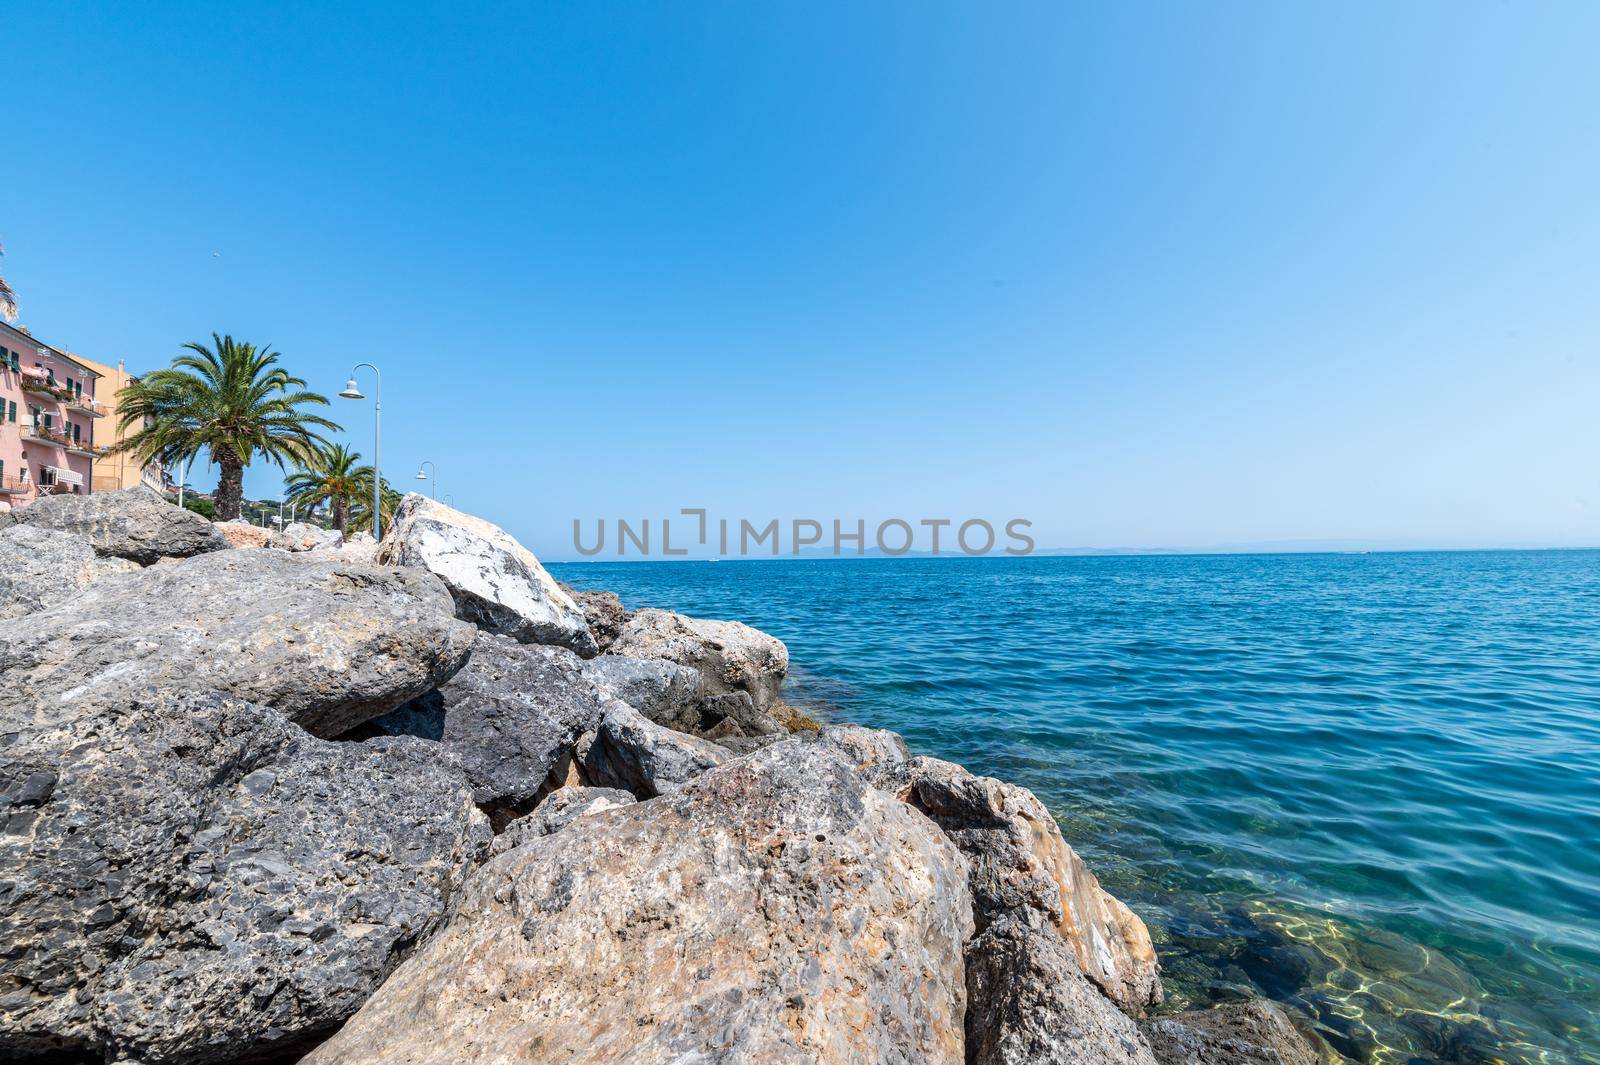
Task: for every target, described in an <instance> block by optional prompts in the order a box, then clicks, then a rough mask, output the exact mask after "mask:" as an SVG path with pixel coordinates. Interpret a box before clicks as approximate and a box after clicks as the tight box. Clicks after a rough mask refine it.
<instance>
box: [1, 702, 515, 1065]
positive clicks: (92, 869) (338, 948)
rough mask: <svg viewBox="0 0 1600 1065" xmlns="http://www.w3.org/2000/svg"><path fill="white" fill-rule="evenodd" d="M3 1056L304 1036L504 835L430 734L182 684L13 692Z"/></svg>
mask: <svg viewBox="0 0 1600 1065" xmlns="http://www.w3.org/2000/svg"><path fill="white" fill-rule="evenodd" d="M0 733H3V734H5V735H6V736H7V738H8V742H7V743H6V744H5V745H4V746H0V817H3V818H5V822H6V824H5V832H4V833H0V943H4V944H5V949H4V950H3V951H0V1059H4V1060H17V1059H19V1058H22V1057H24V1056H28V1055H45V1054H50V1053H53V1052H54V1053H60V1054H62V1055H63V1056H66V1055H71V1056H78V1057H87V1056H90V1055H93V1056H96V1057H101V1056H103V1057H104V1059H105V1060H108V1061H110V1060H123V1059H128V1060H137V1061H141V1062H146V1063H151V1065H156V1063H205V1062H224V1061H231V1060H235V1059H243V1058H250V1057H254V1056H258V1055H262V1054H269V1053H278V1054H281V1053H286V1052H290V1051H292V1050H293V1049H294V1048H296V1047H298V1046H302V1045H304V1043H305V1042H306V1041H307V1040H309V1039H314V1038H316V1037H319V1036H320V1035H322V1034H324V1033H325V1032H327V1031H328V1030H329V1029H331V1028H333V1027H335V1026H337V1025H338V1024H339V1023H340V1022H341V1021H342V1020H344V1018H346V1017H347V1016H349V1015H350V1014H352V1013H354V1012H355V1011H356V1009H357V1008H358V1007H359V1006H360V1005H361V1004H362V1002H363V1001H364V1000H365V999H366V998H367V996H368V995H370V994H371V993H372V991H373V990H374V989H375V988H377V986H378V985H379V984H380V983H381V982H382V981H383V979H384V977H385V976H386V975H387V974H388V973H389V971H390V970H391V969H392V968H393V967H394V966H395V965H396V964H397V963H398V962H399V961H400V959H401V958H402V957H403V956H404V955H405V954H406V953H407V952H408V951H409V950H411V949H412V948H413V947H414V946H415V944H417V943H418V942H420V941H421V940H422V939H424V938H425V937H426V936H427V935H428V934H429V933H430V932H431V931H432V930H434V929H435V928H436V927H438V926H439V925H441V924H442V923H443V921H444V920H445V919H446V917H447V915H448V913H449V912H450V910H451V909H452V905H453V902H454V900H455V894H456V888H457V886H458V885H459V883H460V882H461V881H462V880H463V879H464V878H465V876H466V875H467V873H468V872H469V871H470V870H471V869H472V868H474V867H475V864H476V862H477V861H479V860H481V857H482V856H483V855H484V853H485V852H486V851H487V849H488V846H489V832H488V826H487V824H486V823H485V822H484V820H483V817H482V815H481V814H480V813H478V811H477V810H476V808H475V807H474V806H473V805H472V801H471V792H470V789H469V788H468V787H467V784H466V781H465V779H464V778H463V777H462V776H461V774H460V772H459V770H457V769H456V768H454V767H453V766H452V765H451V764H450V763H449V759H448V756H446V755H445V754H444V752H442V751H441V750H440V749H439V748H438V747H436V746H434V745H430V744H425V743H421V742H419V741H416V740H387V739H386V740H376V741H373V742H372V743H370V744H348V743H330V742H327V741H324V740H319V739H316V738H314V737H312V736H310V735H308V734H307V733H306V732H305V731H304V730H302V729H300V728H297V727H296V726H294V725H292V724H290V723H289V722H288V721H287V720H286V719H285V718H284V717H283V716H282V715H281V714H278V713H277V712H276V711H273V710H270V709H268V708H266V707H261V706H257V705H254V704H250V703H246V702H242V701H239V700H234V699H225V698H222V697H218V696H214V695H193V694H181V695H180V694H175V693H171V692H164V693H157V694H149V695H145V694H140V695H138V696H137V697H132V696H130V698H129V700H128V701H125V702H123V703H121V704H116V703H111V702H97V701H92V700H85V699H78V698H68V699H64V700H56V701H51V702H48V703H46V702H42V701H41V702H36V703H32V704H20V705H19V704H18V703H16V702H15V701H12V702H10V703H8V704H6V705H4V706H3V707H0Z"/></svg>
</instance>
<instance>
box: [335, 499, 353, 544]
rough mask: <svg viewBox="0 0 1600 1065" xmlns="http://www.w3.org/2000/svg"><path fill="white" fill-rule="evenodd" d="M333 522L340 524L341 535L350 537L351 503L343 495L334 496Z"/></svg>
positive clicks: (346, 537)
mask: <svg viewBox="0 0 1600 1065" xmlns="http://www.w3.org/2000/svg"><path fill="white" fill-rule="evenodd" d="M333 523H334V524H335V525H337V526H339V535H340V536H342V537H344V538H345V539H346V540H348V539H350V505H349V504H348V503H346V502H345V501H344V498H343V497H342V496H334V497H333Z"/></svg>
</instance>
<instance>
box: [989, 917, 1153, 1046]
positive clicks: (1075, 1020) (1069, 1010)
mask: <svg viewBox="0 0 1600 1065" xmlns="http://www.w3.org/2000/svg"><path fill="white" fill-rule="evenodd" d="M1044 933H1045V934H1040V929H1038V928H1037V927H1032V926H1030V925H1029V924H1028V923H1026V921H1025V919H1024V918H1022V917H1021V916H1019V915H1017V914H1014V913H1006V914H1002V915H1000V916H999V917H998V918H997V919H996V920H994V921H992V922H991V923H990V924H989V927H988V928H986V929H984V930H983V933H982V934H981V935H979V936H978V937H977V938H976V939H974V940H973V941H972V942H971V943H969V944H968V946H967V963H966V973H967V1002H968V1006H967V1021H966V1028H967V1061H968V1062H969V1063H970V1065H1156V1059H1155V1056H1154V1055H1153V1054H1152V1053H1151V1050H1150V1047H1149V1046H1148V1045H1147V1044H1146V1042H1145V1040H1144V1038H1143V1036H1141V1035H1140V1034H1139V1029H1138V1027H1137V1026H1136V1025H1135V1023H1134V1021H1133V1020H1132V1019H1131V1018H1129V1017H1128V1016H1127V1015H1126V1014H1124V1013H1123V1012H1122V1011H1121V1010H1119V1009H1117V1007H1116V1005H1115V1004H1114V1003H1112V1002H1111V1000H1110V999H1108V998H1106V996H1105V995H1104V994H1102V993H1101V992H1100V989H1099V988H1097V987H1096V986H1095V985H1094V984H1092V983H1090V982H1089V980H1088V978H1087V977H1085V976H1084V975H1083V972H1082V970H1080V969H1079V967H1078V959H1077V956H1076V955H1075V954H1074V953H1073V950H1072V947H1071V946H1070V945H1069V944H1068V943H1067V941H1066V940H1064V939H1062V938H1061V937H1060V936H1058V935H1056V934H1055V933H1054V932H1053V931H1052V930H1049V929H1045V930H1044Z"/></svg>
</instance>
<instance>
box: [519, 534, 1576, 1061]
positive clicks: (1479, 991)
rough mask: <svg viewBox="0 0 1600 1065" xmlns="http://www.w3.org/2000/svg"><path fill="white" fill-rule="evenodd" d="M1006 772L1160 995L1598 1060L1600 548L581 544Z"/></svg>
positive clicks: (1377, 1048) (1404, 1040) (1397, 1047)
mask: <svg viewBox="0 0 1600 1065" xmlns="http://www.w3.org/2000/svg"><path fill="white" fill-rule="evenodd" d="M551 568H552V569H553V570H554V571H556V572H557V574H558V576H560V577H562V579H565V580H568V581H570V582H572V583H573V584H575V585H577V586H579V587H591V588H592V587H605V588H611V589H613V590H615V591H616V592H618V593H619V594H620V595H621V596H622V598H623V600H624V602H625V603H626V604H627V605H628V606H630V607H638V606H646V605H650V606H666V607H670V608H673V609H678V610H682V611H684V612H686V613H691V614H698V615H702V616H707V617H726V618H736V619H738V620H742V621H746V622H749V623H750V624H753V625H755V626H757V627H759V628H762V629H766V630H768V631H770V632H772V633H773V634H774V635H776V636H778V637H780V638H781V639H783V640H784V642H786V643H787V644H788V645H789V650H790V655H791V659H792V662H793V678H792V681H791V686H792V693H791V698H792V699H794V701H805V702H811V703H823V704H827V705H831V706H832V707H834V708H835V709H836V712H837V714H838V715H839V716H840V717H842V718H844V719H848V720H851V721H855V722H860V723H862V724H868V725H875V726H882V727H885V728H891V729H894V730H896V731H898V732H901V733H904V734H905V736H906V737H907V739H908V740H909V741H910V742H911V744H912V747H913V748H914V749H916V750H917V751H918V752H919V753H930V754H937V755H940V756H942V757H946V758H950V759H952V760H955V761H959V762H961V763H963V764H965V765H967V766H968V767H969V768H972V769H973V770H975V771H979V772H984V773H990V774H993V775H995V776H999V777H1004V778H1006V779H1008V780H1013V781H1016V782H1018V783H1021V784H1025V785H1027V786H1028V787H1030V788H1032V789H1033V790H1034V791H1035V792H1037V793H1038V794H1039V795H1040V797H1041V798H1043V799H1044V800H1045V802H1046V803H1048V804H1049V805H1050V807H1051V809H1052V810H1053V811H1054V812H1055V814H1056V816H1057V818H1058V819H1059V820H1060V821H1061V824H1062V827H1063V831H1064V832H1065V834H1066V836H1067V838H1068V840H1069V841H1070V842H1071V843H1072V844H1073V845H1074V846H1076V847H1077V848H1078V850H1079V851H1080V852H1081V853H1083V854H1084V855H1085V857H1086V858H1088V859H1089V860H1090V862H1091V863H1092V864H1093V865H1094V867H1095V868H1096V869H1097V870H1098V872H1099V873H1100V876H1101V879H1102V880H1103V881H1104V882H1105V883H1106V885H1107V886H1108V887H1109V888H1110V889H1111V890H1112V891H1114V892H1115V893H1117V894H1118V895H1120V896H1122V898H1123V899H1125V900H1126V901H1127V902H1128V903H1129V904H1130V905H1132V906H1133V907H1134V908H1135V909H1136V910H1138V911H1139V912H1140V913H1141V914H1142V915H1143V916H1144V917H1145V919H1146V921H1147V922H1148V923H1149V924H1150V928H1151V932H1152V934H1153V935H1154V937H1155V938H1156V940H1157V944H1158V947H1159V949H1160V951H1161V956H1162V964H1163V966H1164V970H1165V979H1166V982H1167V988H1168V994H1169V999H1170V1000H1172V1001H1173V1003H1174V1004H1176V1005H1178V1006H1183V1005H1188V1004H1196V1003H1205V1002H1209V1001H1214V1000H1220V999H1226V998H1230V997H1237V996H1238V995H1240V994H1241V993H1246V992H1250V993H1255V992H1259V993H1265V994H1267V995H1270V996H1272V997H1274V998H1276V999H1279V1000H1281V1001H1283V1002H1285V1003H1287V1004H1289V1005H1290V1006H1292V1007H1294V1008H1296V1009H1298V1010H1299V1011H1300V1012H1301V1013H1302V1015H1303V1016H1304V1017H1306V1018H1307V1019H1309V1020H1310V1022H1311V1023H1312V1024H1313V1025H1314V1026H1315V1027H1316V1028H1317V1030H1318V1031H1320V1032H1321V1034H1322V1035H1323V1036H1324V1037H1325V1038H1326V1039H1327V1041H1328V1042H1329V1044H1330V1045H1331V1046H1332V1047H1333V1048H1335V1049H1336V1050H1337V1051H1338V1052H1339V1053H1341V1054H1343V1055H1345V1056H1346V1057H1348V1058H1350V1059H1353V1060H1356V1061H1361V1062H1383V1063H1392V1062H1407V1063H1412V1062H1485V1061H1507V1062H1535V1061H1539V1062H1572V1061H1583V1062H1600V553H1597V552H1528V553H1515V552H1511V553H1500V552H1493V553H1490V552H1486V553H1438V554H1375V555H1276V556H1261V555H1257V556H1221V557H1219V556H1206V557H1195V556H1189V557H1147V558H1140V557H1116V558H1109V557H1107V558H1029V559H926V560H912V559H896V560H881V559H879V560H859V559H849V560H819V561H779V562H732V561H726V562H721V563H718V564H714V565H713V564H710V563H704V562H700V563H691V562H677V563H634V564H611V565H603V564H588V563H586V564H569V565H558V566H553V567H551Z"/></svg>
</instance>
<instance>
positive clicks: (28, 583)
mask: <svg viewBox="0 0 1600 1065" xmlns="http://www.w3.org/2000/svg"><path fill="white" fill-rule="evenodd" d="M138 568H139V566H138V563H135V562H130V561H128V560H127V559H123V558H102V557H101V556H99V555H97V554H95V550H94V548H93V547H91V546H90V545H89V541H87V540H85V539H84V538H83V537H81V536H77V535H75V534H73V533H65V532H60V531H58V530H56V529H47V528H43V527H35V526H32V525H16V526H12V527H10V528H6V529H0V621H3V620H5V619H7V618H20V617H22V616H23V615H24V614H32V613H33V612H34V611H36V610H43V609H44V608H46V607H54V606H57V605H59V604H61V603H63V602H65V601H66V600H67V599H70V598H71V597H72V596H73V595H75V594H76V593H77V592H78V591H80V590H82V589H84V588H87V587H88V586H89V585H91V584H93V583H94V582H95V581H97V580H99V579H100V578H101V577H105V576H108V575H110V574H113V573H127V572H130V571H133V570H137V569H138Z"/></svg>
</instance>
